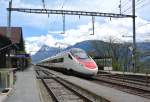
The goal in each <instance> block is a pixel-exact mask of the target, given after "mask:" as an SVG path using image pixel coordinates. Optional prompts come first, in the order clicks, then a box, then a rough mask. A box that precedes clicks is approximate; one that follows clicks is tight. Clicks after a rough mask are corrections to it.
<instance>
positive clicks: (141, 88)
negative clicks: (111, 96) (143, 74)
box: [92, 73, 150, 99]
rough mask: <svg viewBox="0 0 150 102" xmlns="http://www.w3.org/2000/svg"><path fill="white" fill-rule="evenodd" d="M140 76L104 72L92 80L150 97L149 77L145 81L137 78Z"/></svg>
mask: <svg viewBox="0 0 150 102" xmlns="http://www.w3.org/2000/svg"><path fill="white" fill-rule="evenodd" d="M138 77H139V76H138ZM138 77H136V76H128V75H127V76H126V75H117V74H110V73H103V74H98V76H96V77H93V78H92V80H93V82H96V83H98V84H103V85H106V86H109V87H113V88H116V89H119V90H121V91H124V92H128V93H131V94H134V95H139V96H142V97H145V98H149V99H150V84H149V79H148V78H146V79H145V80H146V81H145V80H144V78H139V79H137V78H138Z"/></svg>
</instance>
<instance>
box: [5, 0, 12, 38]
mask: <svg viewBox="0 0 150 102" xmlns="http://www.w3.org/2000/svg"><path fill="white" fill-rule="evenodd" d="M11 8H12V0H11V1H9V10H8V19H7V26H8V27H7V34H6V36H7V37H8V38H9V37H10V36H11Z"/></svg>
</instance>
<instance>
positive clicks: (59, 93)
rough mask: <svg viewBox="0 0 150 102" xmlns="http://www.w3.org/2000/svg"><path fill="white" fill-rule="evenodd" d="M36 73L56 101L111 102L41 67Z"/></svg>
mask: <svg viewBox="0 0 150 102" xmlns="http://www.w3.org/2000/svg"><path fill="white" fill-rule="evenodd" d="M36 73H37V78H38V79H40V80H41V81H42V82H43V84H44V86H45V87H46V89H47V90H48V92H49V94H50V95H51V97H52V98H53V100H54V102H109V101H107V100H105V99H102V98H101V97H99V96H96V95H95V94H92V93H90V92H88V91H86V90H85V89H82V88H80V87H78V86H76V85H73V84H72V83H70V82H67V81H65V80H64V79H62V78H60V77H57V76H55V75H54V74H52V73H50V72H47V71H44V70H41V69H39V70H36Z"/></svg>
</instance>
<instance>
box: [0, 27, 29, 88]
mask: <svg viewBox="0 0 150 102" xmlns="http://www.w3.org/2000/svg"><path fill="white" fill-rule="evenodd" d="M29 61H30V55H29V54H26V52H25V47H24V40H23V33H22V28H21V27H10V28H8V27H0V91H1V90H3V89H4V88H9V87H12V85H13V81H14V71H15V70H18V69H20V70H23V69H25V68H26V67H27V66H28V65H29Z"/></svg>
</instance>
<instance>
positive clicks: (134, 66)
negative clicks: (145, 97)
mask: <svg viewBox="0 0 150 102" xmlns="http://www.w3.org/2000/svg"><path fill="white" fill-rule="evenodd" d="M132 15H133V60H134V61H133V71H134V72H135V71H136V30H135V29H136V25H135V0H132Z"/></svg>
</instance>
